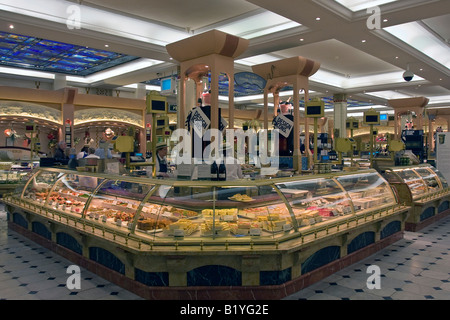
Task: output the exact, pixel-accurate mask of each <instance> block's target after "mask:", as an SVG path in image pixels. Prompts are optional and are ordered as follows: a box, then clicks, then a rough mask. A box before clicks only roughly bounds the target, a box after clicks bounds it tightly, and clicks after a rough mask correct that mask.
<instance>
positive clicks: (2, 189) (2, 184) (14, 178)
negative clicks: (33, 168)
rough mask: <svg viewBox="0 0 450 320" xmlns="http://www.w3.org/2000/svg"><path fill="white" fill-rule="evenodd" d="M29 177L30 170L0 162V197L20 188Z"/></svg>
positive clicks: (11, 163)
mask: <svg viewBox="0 0 450 320" xmlns="http://www.w3.org/2000/svg"><path fill="white" fill-rule="evenodd" d="M29 175H30V168H28V167H22V166H19V165H16V164H14V163H13V162H0V197H1V195H2V194H3V193H6V192H10V191H12V190H14V189H15V188H17V187H19V186H22V184H23V183H24V181H26V180H27V178H28V176H29Z"/></svg>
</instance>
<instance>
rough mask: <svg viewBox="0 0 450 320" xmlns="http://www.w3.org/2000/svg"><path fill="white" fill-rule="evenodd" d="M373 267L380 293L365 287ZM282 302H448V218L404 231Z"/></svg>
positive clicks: (449, 285)
mask: <svg viewBox="0 0 450 320" xmlns="http://www.w3.org/2000/svg"><path fill="white" fill-rule="evenodd" d="M372 265H376V266H378V267H379V270H380V278H379V279H380V281H379V284H380V289H376V288H373V289H369V288H368V286H367V280H368V278H369V277H372V276H373V275H375V273H374V272H373V271H372V272H370V269H369V273H367V270H368V268H369V267H370V266H372ZM372 279H373V278H371V280H372ZM370 282H371V283H372V284H375V281H370ZM284 300H450V217H447V218H444V219H442V220H440V221H438V222H436V223H434V224H432V225H430V226H428V227H426V228H424V229H422V230H420V231H419V232H408V231H406V232H405V235H404V238H403V239H402V240H400V241H397V242H396V243H394V244H392V245H390V246H388V247H386V248H385V249H383V250H382V251H379V252H377V253H376V254H374V255H372V256H370V257H368V258H366V259H364V260H361V261H359V262H357V263H355V264H353V265H351V266H349V267H347V268H345V269H342V270H341V271H339V272H337V273H335V274H333V275H331V276H329V277H327V278H325V279H323V280H322V281H320V282H318V283H315V284H313V285H311V286H309V287H308V288H305V289H303V290H301V291H299V292H297V293H295V294H292V295H290V296H288V297H286V298H285V299H284Z"/></svg>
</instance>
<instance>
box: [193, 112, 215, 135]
mask: <svg viewBox="0 0 450 320" xmlns="http://www.w3.org/2000/svg"><path fill="white" fill-rule="evenodd" d="M210 124H211V121H210V120H209V118H208V117H207V116H206V114H205V113H204V112H203V111H202V109H201V108H198V107H197V108H195V109H193V110H192V114H191V126H193V128H194V131H195V132H196V133H197V135H199V136H201V137H202V136H203V134H204V132H205V131H206V130H207V129H208V127H209V125H210Z"/></svg>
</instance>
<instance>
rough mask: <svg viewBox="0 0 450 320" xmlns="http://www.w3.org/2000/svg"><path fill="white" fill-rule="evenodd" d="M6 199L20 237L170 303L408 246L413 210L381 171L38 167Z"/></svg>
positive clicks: (268, 285)
mask: <svg viewBox="0 0 450 320" xmlns="http://www.w3.org/2000/svg"><path fill="white" fill-rule="evenodd" d="M366 200H367V201H366ZM3 202H4V203H5V204H6V206H5V207H6V211H7V213H8V226H9V227H10V228H12V229H13V230H16V231H18V232H21V233H23V234H24V235H30V236H31V237H32V238H33V239H35V240H36V241H37V242H40V243H42V244H43V245H45V246H48V247H51V248H53V247H54V248H57V250H58V252H64V253H65V254H66V255H67V257H68V258H69V260H71V259H73V261H76V263H80V261H83V263H86V265H90V266H91V267H92V268H93V269H95V270H96V272H100V273H101V274H103V275H104V276H106V277H109V276H110V273H111V270H114V271H117V272H116V273H115V276H114V277H118V280H117V281H118V282H120V283H126V282H127V281H132V282H130V283H129V285H130V287H131V288H134V287H136V284H137V283H139V285H145V286H146V287H145V288H146V289H145V290H142V287H140V286H138V287H136V288H138V289H137V290H139V292H145V293H146V294H147V293H148V294H149V296H151V297H161V298H164V296H163V295H161V294H162V291H161V290H159V288H163V287H164V288H165V290H167V291H164V292H167V293H168V294H169V295H170V296H171V297H172V296H173V295H172V292H173V293H174V294H179V295H180V297H181V296H183V297H184V294H186V289H188V288H189V287H192V288H195V289H193V290H200V291H201V290H207V291H206V293H205V294H208V297H209V296H210V294H211V293H213V294H214V295H215V297H217V298H224V297H223V296H221V293H222V292H224V291H223V290H215V291H214V292H213V291H208V288H210V287H211V286H213V287H214V286H215V287H217V286H222V287H223V286H227V288H233V289H232V290H233V291H234V290H237V291H239V292H240V293H239V295H238V296H236V297H240V298H242V299H247V298H249V296H248V295H247V294H248V287H249V286H251V287H252V292H251V294H252V295H253V294H255V293H256V292H255V291H254V290H260V289H261V294H263V292H266V293H270V294H272V293H273V292H276V293H277V295H283V294H284V291H285V287H283V286H280V284H283V283H290V282H291V281H296V282H298V283H304V282H302V281H303V278H302V277H303V276H305V278H304V279H307V277H309V275H310V272H315V270H316V269H317V270H318V271H317V272H318V274H322V273H321V271H320V270H322V268H321V267H322V266H325V265H329V264H333V265H331V266H330V265H329V266H330V268H331V269H330V270H332V269H333V268H334V266H336V265H337V264H340V263H341V262H340V261H341V260H342V259H347V257H346V256H349V255H351V254H352V253H353V252H355V251H358V250H361V251H360V252H362V251H363V250H364V252H365V253H367V254H368V253H370V254H372V253H373V250H376V249H377V248H379V247H380V246H381V247H384V246H386V245H389V244H391V243H392V242H393V241H396V240H398V239H400V237H401V236H402V230H403V229H404V224H405V222H404V221H405V220H406V217H407V215H408V213H409V209H410V208H409V207H406V206H403V205H400V204H399V203H398V202H397V198H396V195H395V193H394V191H393V189H392V188H390V186H389V185H388V184H387V182H386V180H385V179H384V178H383V177H382V176H381V175H380V174H379V173H378V172H376V171H375V170H373V169H369V170H362V171H357V172H339V173H329V174H318V175H304V176H293V177H283V178H273V179H256V180H251V179H242V180H234V181H206V180H198V181H187V180H171V179H167V180H166V179H151V178H146V177H145V178H144V177H131V176H123V175H106V174H103V173H94V172H78V171H71V170H65V169H56V168H38V169H37V170H35V171H34V172H33V173H32V176H31V177H30V178H29V179H28V180H27V182H26V184H25V186H24V188H22V189H21V190H20V192H19V190H17V191H16V192H14V193H12V194H8V195H6V197H5V198H4V199H3ZM36 235H38V236H36ZM375 243H377V245H376V246H372V244H375ZM378 243H379V245H378ZM54 244H57V246H56V245H54ZM330 250H331V251H330ZM330 252H331V254H330ZM74 254H75V256H74ZM358 256H359V255H358ZM361 256H362V255H361ZM354 257H355V256H353V255H352V258H348V259H354ZM345 261H347V260H345ZM345 261H344V260H343V262H344V263H345ZM333 270H334V269H333ZM272 285H275V287H273V286H272ZM151 287H158V290H152V289H151ZM244 287H245V289H242V288H244ZM139 288H140V289H139ZM241 289H242V290H241ZM274 290H275V291H274ZM200 291H198V292H200ZM196 292H197V291H196ZM191 293H193V291H190V292H189V293H188V294H191ZM155 295H156V296H155ZM240 295H242V296H240ZM255 296H256V295H255ZM165 297H167V296H165ZM259 297H261V298H262V297H263V296H259ZM266 297H267V296H266Z"/></svg>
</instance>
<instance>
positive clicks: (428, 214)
mask: <svg viewBox="0 0 450 320" xmlns="http://www.w3.org/2000/svg"><path fill="white" fill-rule="evenodd" d="M383 177H384V178H385V179H386V180H387V181H388V182H389V183H390V185H391V186H392V187H393V188H395V190H396V193H397V194H398V197H399V201H400V203H403V204H405V205H407V206H410V207H411V213H410V215H409V217H408V220H407V221H406V225H405V229H406V230H408V231H418V230H420V229H422V228H424V227H426V226H427V225H429V224H431V223H433V222H435V221H437V220H439V219H441V218H443V217H445V216H447V215H448V214H450V210H449V204H450V202H449V201H450V189H449V186H448V183H447V181H446V179H445V177H444V176H443V175H442V173H441V172H440V171H439V170H437V169H436V168H435V167H433V166H431V165H429V164H421V165H414V166H403V167H392V168H387V169H385V172H384V173H383Z"/></svg>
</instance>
